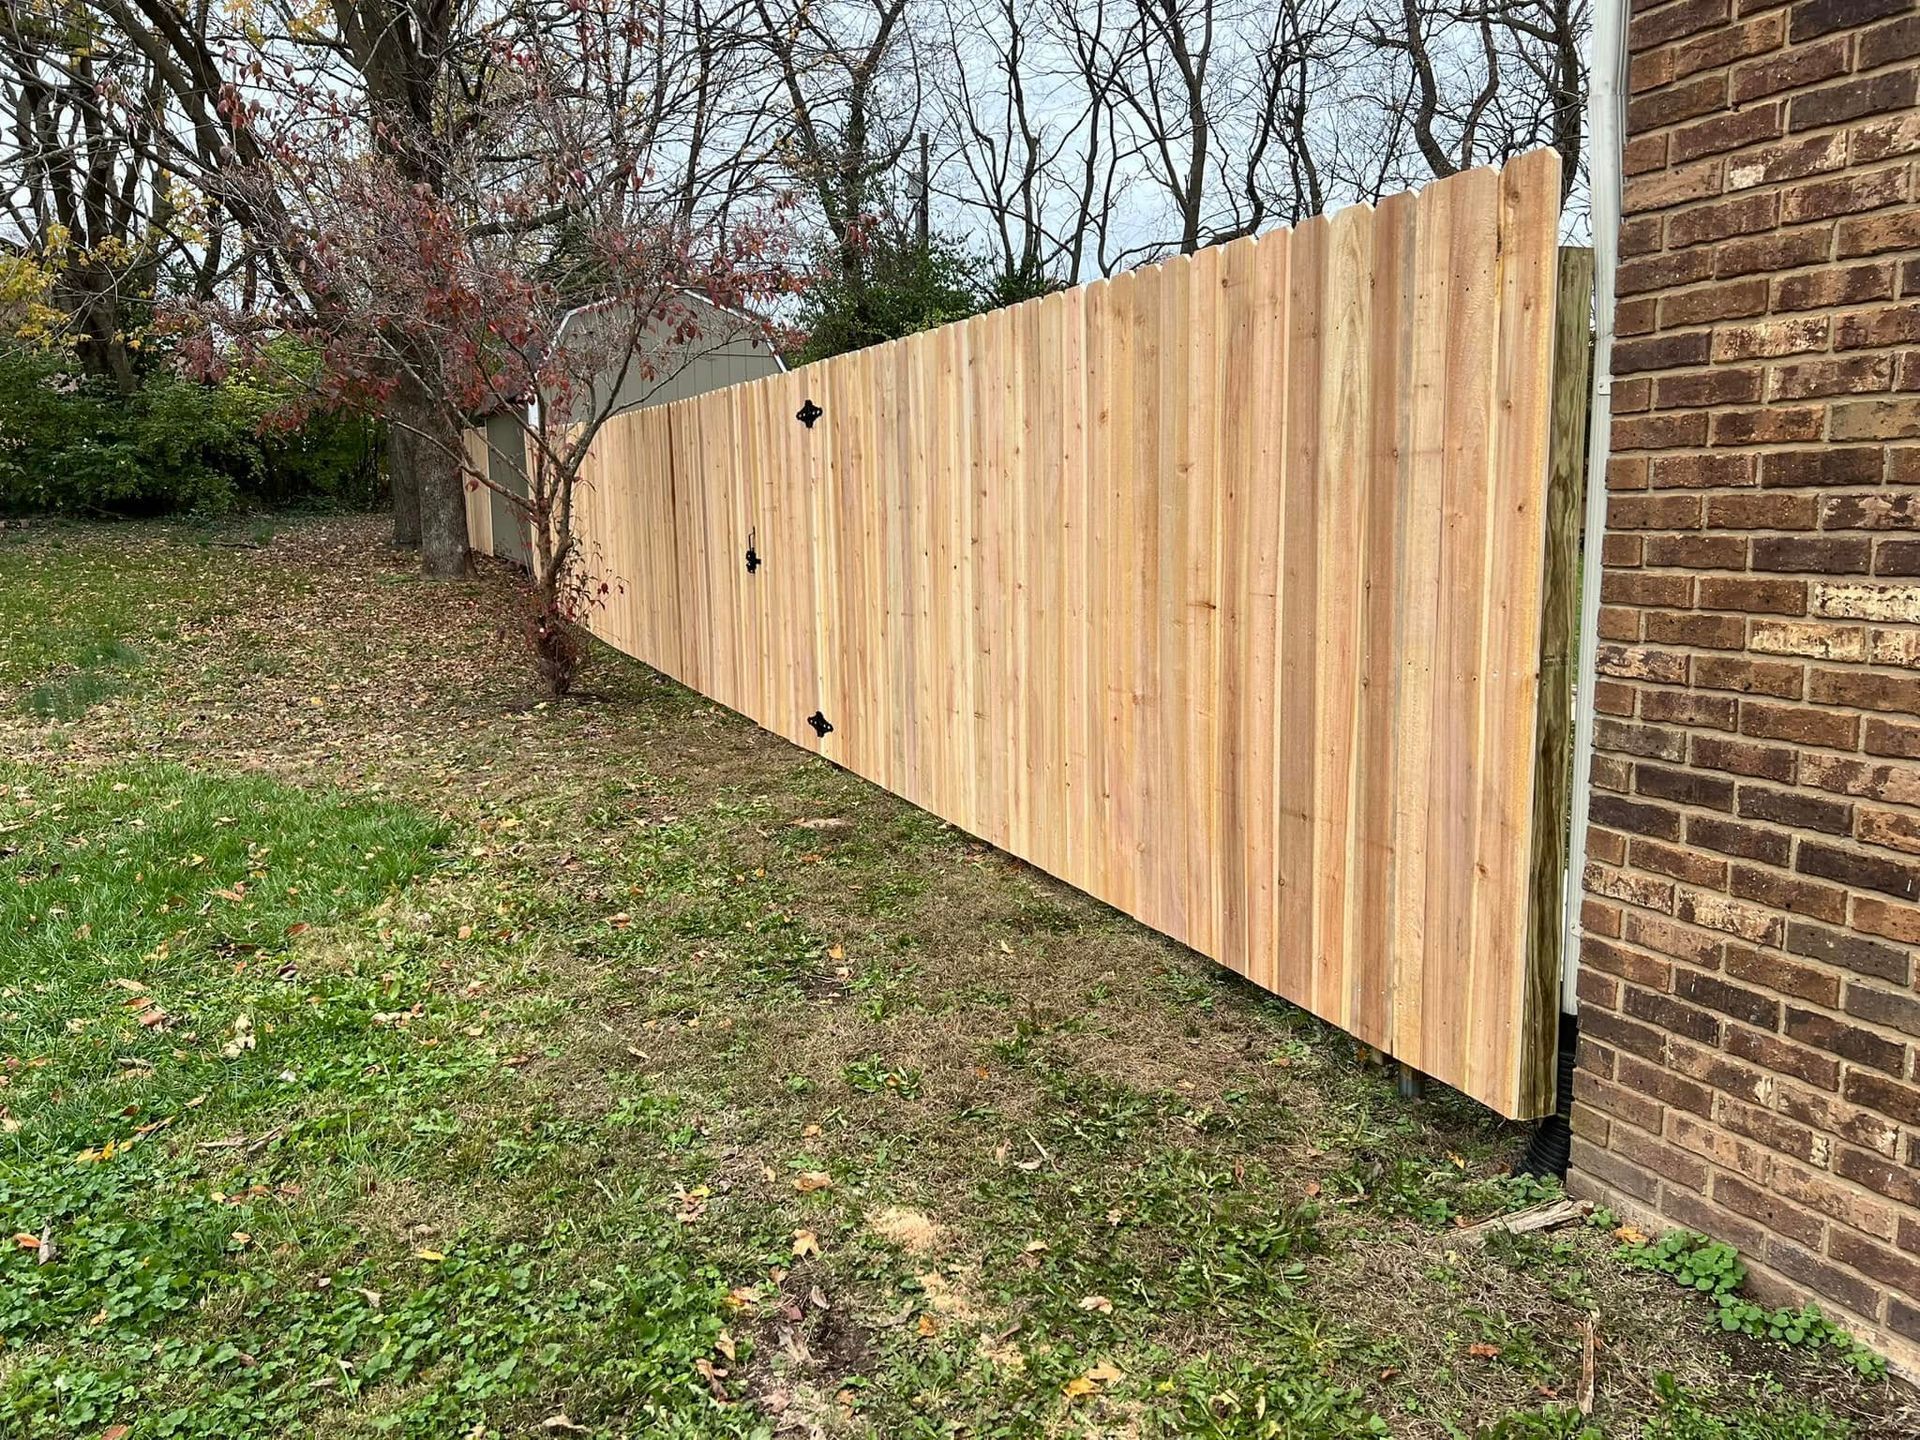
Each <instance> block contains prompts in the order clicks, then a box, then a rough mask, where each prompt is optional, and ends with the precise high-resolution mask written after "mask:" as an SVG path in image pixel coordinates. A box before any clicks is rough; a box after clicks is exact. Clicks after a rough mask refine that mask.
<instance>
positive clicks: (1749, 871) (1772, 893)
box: [1727, 865, 1847, 945]
mask: <svg viewBox="0 0 1920 1440" xmlns="http://www.w3.org/2000/svg"><path fill="white" fill-rule="evenodd" d="M1727 891H1728V893H1729V894H1731V895H1732V896H1733V897H1734V898H1735V899H1737V900H1751V901H1753V902H1754V903H1755V904H1758V905H1764V906H1766V907H1768V908H1769V909H1772V910H1784V911H1786V912H1787V913H1788V914H1789V915H1810V916H1812V917H1813V918H1814V919H1815V920H1825V921H1827V922H1828V923H1829V924H1833V925H1841V924H1844V923H1846V918H1847V892H1846V891H1844V890H1842V889H1840V888H1839V887H1838V886H1834V885H1822V884H1819V883H1818V882H1816V881H1812V880H1796V879H1794V878H1793V877H1792V876H1790V875H1786V874H1783V873H1782V872H1780V871H1778V870H1768V869H1762V868H1760V867H1759V866H1756V865H1735V866H1734V867H1733V873H1732V875H1731V877H1730V878H1729V879H1728V881H1727ZM1767 943H1768V944H1770V945H1777V944H1779V943H1780V935H1779V934H1778V933H1777V932H1775V933H1773V934H1771V935H1770V936H1769V937H1768V939H1767Z"/></svg>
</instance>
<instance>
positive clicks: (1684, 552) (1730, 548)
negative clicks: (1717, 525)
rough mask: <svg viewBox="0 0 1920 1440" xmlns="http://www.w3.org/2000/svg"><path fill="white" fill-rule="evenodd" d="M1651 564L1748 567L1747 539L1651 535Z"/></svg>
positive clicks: (1694, 567)
mask: <svg viewBox="0 0 1920 1440" xmlns="http://www.w3.org/2000/svg"><path fill="white" fill-rule="evenodd" d="M1647 564H1649V565H1653V566H1658V567H1660V568H1662V569H1676V570H1744V569H1746V568H1747V539H1746V537H1745V536H1744V535H1650V536H1648V537H1647ZM1678 678H1680V679H1681V680H1684V679H1685V678H1686V677H1685V676H1684V675H1683V676H1680V677H1678Z"/></svg>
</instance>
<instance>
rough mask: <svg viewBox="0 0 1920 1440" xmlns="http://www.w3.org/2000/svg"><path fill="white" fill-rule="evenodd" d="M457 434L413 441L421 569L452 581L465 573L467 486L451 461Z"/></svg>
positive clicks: (466, 561) (455, 462) (458, 439)
mask: <svg viewBox="0 0 1920 1440" xmlns="http://www.w3.org/2000/svg"><path fill="white" fill-rule="evenodd" d="M460 440H461V437H460V434H459V432H458V431H454V432H453V433H451V434H446V435H436V436H432V437H431V438H428V437H422V438H419V439H416V440H415V441H414V445H413V452H414V464H413V469H414V474H415V475H417V476H418V477H419V482H420V568H421V569H422V570H424V571H425V572H426V573H427V574H429V575H434V576H438V577H440V578H441V579H452V578H455V577H457V576H461V575H465V574H466V573H467V570H468V554H467V487H466V479H465V477H464V476H463V475H462V474H461V473H460V464H459V462H458V461H457V460H456V459H455V458H454V456H455V454H456V453H457V451H456V449H455V448H454V447H457V446H458V445H459V444H460Z"/></svg>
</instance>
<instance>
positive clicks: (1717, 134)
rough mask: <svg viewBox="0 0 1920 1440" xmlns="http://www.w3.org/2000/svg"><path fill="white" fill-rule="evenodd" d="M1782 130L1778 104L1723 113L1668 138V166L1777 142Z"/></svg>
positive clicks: (1783, 122) (1731, 232) (1783, 124)
mask: <svg viewBox="0 0 1920 1440" xmlns="http://www.w3.org/2000/svg"><path fill="white" fill-rule="evenodd" d="M1785 129H1786V116H1785V115H1784V114H1783V113H1782V107H1780V106H1778V105H1755V106H1753V107H1752V108H1751V109H1747V110H1730V111H1725V112H1723V113H1721V114H1717V115H1712V116H1709V117H1708V118H1707V119H1705V120H1700V121H1697V122H1695V123H1694V124H1692V125H1687V126H1684V127H1683V128H1681V129H1679V130H1675V131H1674V132H1673V133H1672V135H1670V136H1669V137H1668V147H1669V148H1668V154H1669V156H1670V157H1671V161H1672V163H1673V164H1676V165H1678V164H1680V163H1682V162H1684V161H1687V160H1697V159H1699V158H1700V157H1701V156H1702V155H1718V154H1720V153H1722V152H1723V151H1727V150H1738V149H1740V148H1741V147H1742V146H1744V145H1757V144H1759V143H1760V142H1761V141H1762V140H1777V139H1779V138H1780V136H1781V134H1782V133H1783V132H1784V130H1785ZM1757 228H1759V227H1757V226H1748V227H1747V229H1745V230H1728V231H1725V232H1724V233H1725V234H1728V235H1742V234H1747V233H1749V232H1750V231H1751V230H1753V229H1757ZM1674 243H1676V244H1691V243H1693V242H1691V241H1677V242H1674Z"/></svg>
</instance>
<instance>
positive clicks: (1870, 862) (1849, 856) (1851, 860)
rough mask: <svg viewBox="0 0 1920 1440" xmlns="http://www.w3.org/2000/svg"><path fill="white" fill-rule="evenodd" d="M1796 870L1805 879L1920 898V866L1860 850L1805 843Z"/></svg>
mask: <svg viewBox="0 0 1920 1440" xmlns="http://www.w3.org/2000/svg"><path fill="white" fill-rule="evenodd" d="M1794 868H1795V869H1796V870H1798V871H1799V872H1800V873H1801V874H1803V875H1812V876H1815V877H1816V878H1819V879H1823V880H1835V881H1838V882H1839V883H1840V884H1842V885H1850V886H1853V887H1854V888H1856V889H1865V890H1878V891H1880V892H1881V893H1882V894H1884V895H1891V896H1893V897H1894V898H1895V899H1897V900H1912V899H1914V898H1915V897H1916V896H1920V865H1912V864H1909V863H1907V862H1906V861H1903V860H1890V859H1888V858H1886V857H1885V856H1881V855H1871V854H1867V853H1864V852H1862V851H1858V850H1843V849H1841V848H1840V847H1839V846H1837V845H1827V844H1819V843H1815V842H1814V841H1812V840H1803V841H1801V842H1800V848H1799V853H1798V854H1797V855H1796V856H1795V857H1794Z"/></svg>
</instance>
